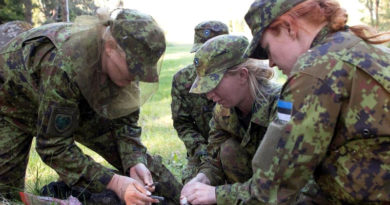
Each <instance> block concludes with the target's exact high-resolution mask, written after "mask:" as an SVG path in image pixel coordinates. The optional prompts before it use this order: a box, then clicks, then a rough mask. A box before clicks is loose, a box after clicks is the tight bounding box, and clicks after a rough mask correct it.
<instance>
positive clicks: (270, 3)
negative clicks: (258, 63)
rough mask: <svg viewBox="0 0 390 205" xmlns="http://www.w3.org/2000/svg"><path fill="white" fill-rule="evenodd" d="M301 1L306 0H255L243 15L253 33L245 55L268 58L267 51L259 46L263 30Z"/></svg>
mask: <svg viewBox="0 0 390 205" xmlns="http://www.w3.org/2000/svg"><path fill="white" fill-rule="evenodd" d="M303 1H306V0H256V1H255V2H254V3H253V4H252V5H251V7H250V8H249V10H248V12H247V13H246V15H245V21H246V23H247V24H248V26H249V28H250V29H251V30H252V35H253V39H252V41H251V43H250V45H249V47H248V49H247V50H246V52H245V55H246V56H248V57H250V58H258V59H268V56H267V53H266V52H265V51H264V50H263V49H262V48H261V46H260V40H261V38H262V35H263V32H264V30H265V29H266V28H267V27H268V26H269V25H270V24H271V23H272V22H273V21H274V20H275V19H276V18H278V17H279V16H281V15H283V14H284V13H286V12H287V11H288V10H290V9H291V8H292V7H294V6H295V5H297V4H299V3H301V2H303Z"/></svg>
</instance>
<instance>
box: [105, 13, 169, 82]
mask: <svg viewBox="0 0 390 205" xmlns="http://www.w3.org/2000/svg"><path fill="white" fill-rule="evenodd" d="M110 29H111V33H112V36H113V37H114V38H115V40H116V41H117V42H118V44H119V45H120V46H121V48H122V49H123V50H124V51H125V53H126V61H127V65H128V66H129V73H131V74H132V75H133V77H134V80H136V81H143V82H157V81H158V75H159V73H158V71H159V70H158V69H157V65H156V64H157V61H158V60H159V59H160V57H161V56H162V55H163V54H164V52H165V48H166V45H165V36H164V32H163V30H162V29H161V28H160V27H159V26H158V24H157V22H156V21H155V20H154V19H153V17H152V16H150V15H148V14H144V13H142V12H139V11H137V10H133V9H123V10H121V12H120V13H119V14H118V16H117V20H115V21H112V23H111V26H110ZM129 45H131V46H129ZM146 71H147V72H146Z"/></svg>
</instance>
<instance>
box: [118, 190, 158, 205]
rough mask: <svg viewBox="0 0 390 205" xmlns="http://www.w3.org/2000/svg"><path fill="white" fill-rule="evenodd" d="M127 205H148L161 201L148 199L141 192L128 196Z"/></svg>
mask: <svg viewBox="0 0 390 205" xmlns="http://www.w3.org/2000/svg"><path fill="white" fill-rule="evenodd" d="M125 201H126V205H127V204H128V202H129V203H130V204H146V203H158V202H159V200H157V199H152V198H150V197H148V196H147V195H145V194H142V193H140V192H133V194H131V195H128V196H126V198H125Z"/></svg>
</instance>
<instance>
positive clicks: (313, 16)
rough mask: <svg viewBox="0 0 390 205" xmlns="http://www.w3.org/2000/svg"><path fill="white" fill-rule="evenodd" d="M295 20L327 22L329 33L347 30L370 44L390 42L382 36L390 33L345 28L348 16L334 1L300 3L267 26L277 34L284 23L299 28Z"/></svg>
mask: <svg viewBox="0 0 390 205" xmlns="http://www.w3.org/2000/svg"><path fill="white" fill-rule="evenodd" d="M297 18H304V19H305V20H307V21H308V22H309V23H311V24H313V25H316V24H317V25H319V24H322V23H323V22H327V23H328V27H329V29H330V30H331V32H337V31H341V30H346V29H347V28H349V29H350V30H351V31H352V32H353V33H354V34H355V35H356V36H358V37H360V38H361V39H363V40H364V41H366V42H367V43H370V44H381V43H385V42H388V41H390V38H384V35H386V34H390V32H383V33H377V32H376V31H375V29H373V28H371V27H369V26H365V25H358V26H351V27H347V26H346V23H347V20H348V14H347V12H346V10H345V9H343V8H341V7H340V4H339V3H338V2H337V1H335V0H307V1H305V2H303V3H300V4H298V5H297V6H295V7H293V8H292V9H290V10H289V11H287V12H286V13H285V14H283V15H282V16H280V17H279V18H277V19H276V20H275V21H274V22H273V23H272V24H271V25H270V26H269V29H271V30H272V31H273V32H276V34H278V33H279V31H280V30H279V28H280V27H282V26H284V25H286V23H289V24H290V25H291V26H292V28H291V29H296V28H297V27H299V25H298V23H297V21H296V19H297Z"/></svg>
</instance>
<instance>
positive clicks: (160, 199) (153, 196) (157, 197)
mask: <svg viewBox="0 0 390 205" xmlns="http://www.w3.org/2000/svg"><path fill="white" fill-rule="evenodd" d="M149 197H150V198H152V199H157V200H159V201H164V199H165V198H164V197H162V196H155V195H150V196H149Z"/></svg>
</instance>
